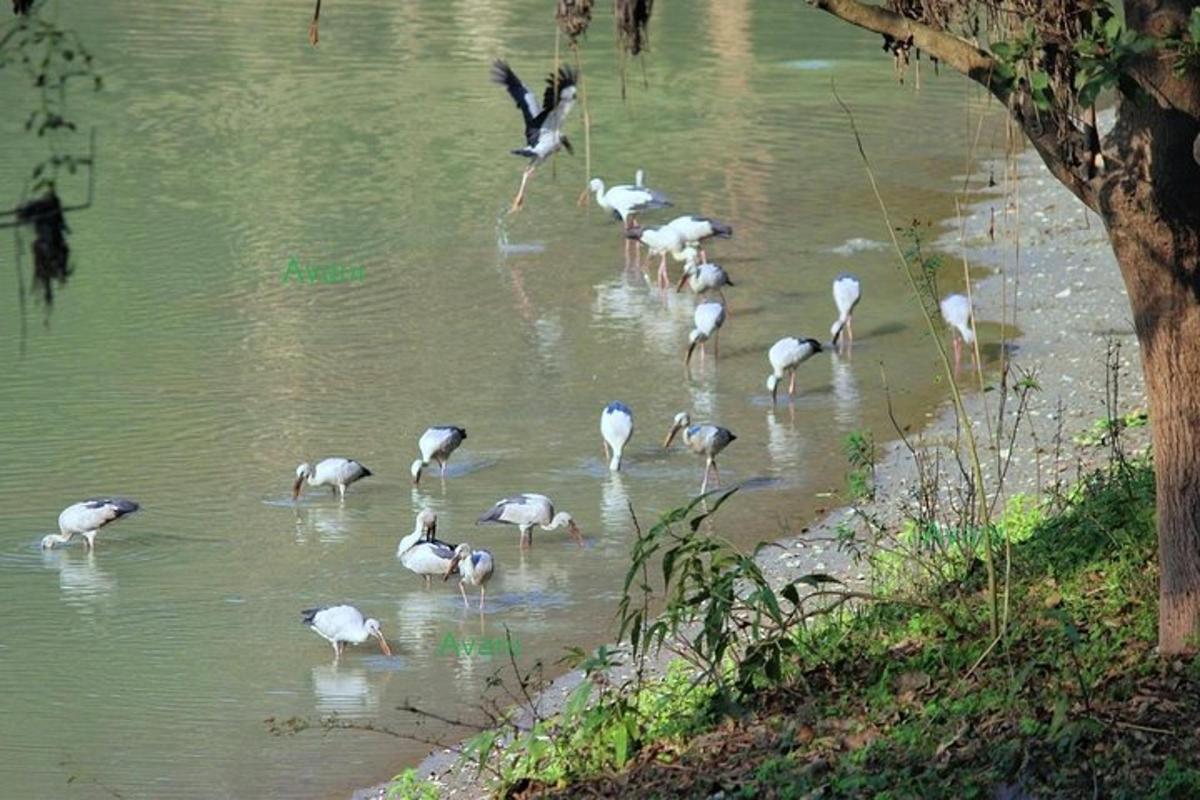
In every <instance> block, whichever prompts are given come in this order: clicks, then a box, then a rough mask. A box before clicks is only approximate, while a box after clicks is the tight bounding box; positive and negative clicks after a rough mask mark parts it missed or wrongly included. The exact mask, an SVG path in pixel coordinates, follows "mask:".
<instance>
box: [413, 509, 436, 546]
mask: <svg viewBox="0 0 1200 800" xmlns="http://www.w3.org/2000/svg"><path fill="white" fill-rule="evenodd" d="M416 530H418V531H420V532H421V533H422V534H423V535H424V537H425V539H426V540H429V539H432V538H433V537H434V536H435V535H436V534H437V512H436V511H434V510H433V509H432V508H422V509H421V511H420V513H418V514H417V526H416Z"/></svg>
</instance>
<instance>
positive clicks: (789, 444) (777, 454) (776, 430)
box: [767, 403, 804, 480]
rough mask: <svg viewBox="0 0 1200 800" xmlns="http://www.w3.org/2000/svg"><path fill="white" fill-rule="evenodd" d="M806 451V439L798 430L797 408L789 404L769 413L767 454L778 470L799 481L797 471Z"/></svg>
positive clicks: (770, 410) (772, 409)
mask: <svg viewBox="0 0 1200 800" xmlns="http://www.w3.org/2000/svg"><path fill="white" fill-rule="evenodd" d="M803 449H804V437H803V436H802V435H801V434H800V431H799V430H797V428H796V407H795V406H794V405H792V404H791V403H789V404H788V405H787V406H786V407H783V408H780V409H779V411H778V412H776V410H775V409H774V408H771V409H769V410H768V411H767V454H768V455H770V457H771V463H772V464H774V465H775V469H776V470H784V469H786V470H787V471H788V477H789V479H792V480H797V479H798V477H797V476H796V475H795V470H797V469H799V468H800V467H801V466H802V465H803V460H802V459H801V458H800V453H801V451H802V450H803Z"/></svg>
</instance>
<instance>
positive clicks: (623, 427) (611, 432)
mask: <svg viewBox="0 0 1200 800" xmlns="http://www.w3.org/2000/svg"><path fill="white" fill-rule="evenodd" d="M632 436H633V412H632V411H630V410H629V406H627V405H625V404H624V403H620V402H617V401H613V402H611V403H609V404H608V405H607V406H605V407H604V411H603V412H602V413H601V414H600V437H601V438H602V439H603V440H604V457H605V458H606V459H608V468H609V469H610V470H612V471H613V472H618V471H620V469H621V455H622V454H623V453H624V452H625V445H626V444H628V443H629V439H630V437H632Z"/></svg>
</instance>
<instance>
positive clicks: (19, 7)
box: [13, 0, 33, 16]
mask: <svg viewBox="0 0 1200 800" xmlns="http://www.w3.org/2000/svg"><path fill="white" fill-rule="evenodd" d="M31 8H33V0H13V13H14V14H24V15H25V16H29V10H30V9H31Z"/></svg>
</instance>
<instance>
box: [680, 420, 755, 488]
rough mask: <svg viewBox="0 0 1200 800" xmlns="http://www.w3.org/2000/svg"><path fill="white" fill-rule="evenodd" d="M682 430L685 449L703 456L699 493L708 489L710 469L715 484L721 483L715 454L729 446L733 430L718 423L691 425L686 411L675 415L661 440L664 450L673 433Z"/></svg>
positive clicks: (732, 437)
mask: <svg viewBox="0 0 1200 800" xmlns="http://www.w3.org/2000/svg"><path fill="white" fill-rule="evenodd" d="M680 431H683V443H684V445H686V446H687V449H689V450H691V451H692V452H693V453H695V454H696V455H699V456H704V480H703V481H702V482H701V484H700V494H704V493H705V491H707V490H708V473H709V471H712V473H713V474H714V475H716V476H717V484H718V485H720V483H721V472H720V470H718V469H717V454H718V453H720V452H721V451H722V450H724V449H725V448H726V447H728V446H729V444H730V442H732V441H733V440H734V439H736V438H737V436H735V435H734V434H733V431H731V430H729V429H728V428H722V427H721V426H720V425H693V424H692V418H691V417H690V416H688V413H687V412H686V411H680V412H679V413H678V414H676V415H675V422H674V424H673V425H672V426H671V431H670V433H668V434H667V438H666V441H664V442H663V449H664V450H666V449H667V448H668V447H670V446H671V442H673V441H674V440H675V434H677V433H679V432H680Z"/></svg>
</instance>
